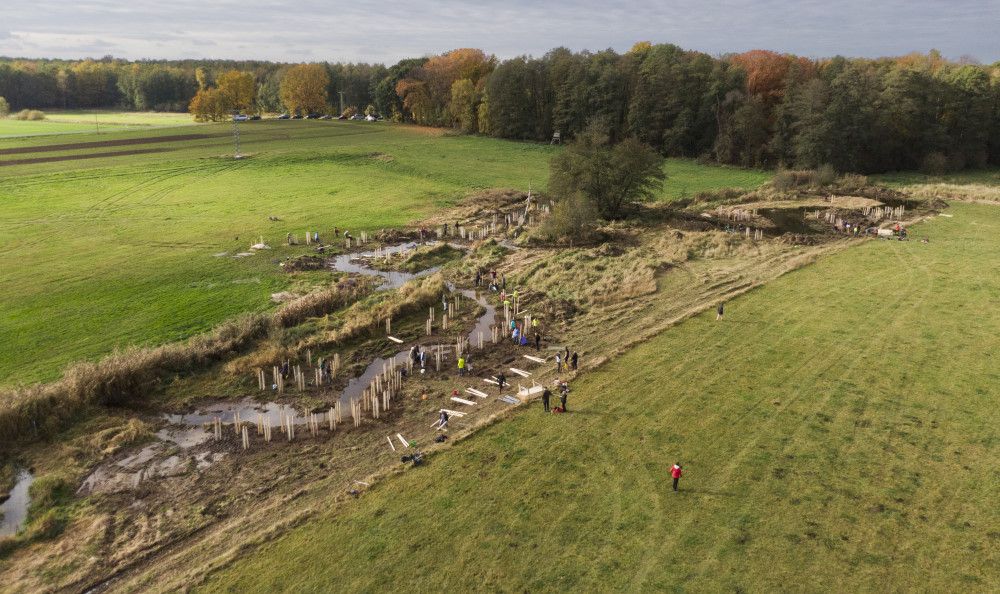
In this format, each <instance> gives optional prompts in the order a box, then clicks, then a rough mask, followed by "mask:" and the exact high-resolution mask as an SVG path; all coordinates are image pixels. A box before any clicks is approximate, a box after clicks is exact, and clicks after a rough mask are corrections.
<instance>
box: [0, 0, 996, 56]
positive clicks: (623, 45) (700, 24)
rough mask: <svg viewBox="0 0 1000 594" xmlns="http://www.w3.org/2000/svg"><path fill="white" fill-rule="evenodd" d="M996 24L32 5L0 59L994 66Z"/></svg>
mask: <svg viewBox="0 0 1000 594" xmlns="http://www.w3.org/2000/svg"><path fill="white" fill-rule="evenodd" d="M998 21H1000V3H998V2H984V1H983V0H955V1H953V2H948V3H944V2H940V1H939V0H933V1H932V0H910V1H906V0H884V1H879V2H875V1H872V0H832V1H824V0H798V1H797V2H791V1H790V0H673V1H671V2H669V3H666V2H654V3H649V2H639V1H637V0H622V2H619V3H617V4H609V3H607V2H606V0H600V1H598V0H575V1H573V2H570V1H568V0H554V1H552V2H546V3H541V2H537V1H531V2H529V1H528V0H509V1H506V2H497V1H495V0H487V1H485V2H484V1H478V2H473V1H469V0H457V1H455V0H452V1H449V2H440V1H437V2H435V1H430V0H408V1H403V0H385V1H384V2H381V3H379V5H378V10H377V11H372V10H370V9H369V8H368V7H367V6H365V5H364V4H362V3H355V4H351V3H345V4H343V5H339V6H336V7H332V6H331V5H329V4H328V3H327V2H326V1H325V0H303V1H302V2H299V3H296V4H295V5H294V7H289V6H287V5H284V6H283V5H276V4H274V3H262V2H260V1H259V0H246V1H244V2H239V3H236V2H232V1H223V2H214V3H204V2H195V1H194V0H178V1H176V2H171V3H163V2H162V0H157V1H155V2H154V1H153V0H131V1H130V2H129V3H128V4H123V3H121V2H120V1H118V0H84V4H73V5H67V4H66V3H65V2H64V1H63V0H39V1H38V2H34V3H33V4H32V10H30V11H28V10H25V11H17V12H14V11H10V10H6V11H5V10H4V9H0V22H3V23H4V25H5V27H6V28H8V29H9V31H8V32H7V33H6V36H5V35H4V32H0V53H5V52H6V49H7V47H9V46H11V45H13V44H12V43H11V42H10V39H11V35H12V34H17V33H19V32H24V33H25V34H31V36H30V41H31V43H33V44H34V45H35V48H36V49H34V50H32V51H37V52H39V54H40V56H62V57H74V56H71V55H67V52H76V51H84V50H82V49H81V48H92V47H93V46H95V45H97V44H98V42H97V41H91V40H97V39H100V40H103V41H101V42H100V43H108V44H112V45H113V46H114V47H115V48H116V49H115V50H114V51H115V52H116V55H122V56H123V57H129V58H138V57H161V58H174V57H209V58H233V59H240V58H253V59H269V60H275V61H296V60H295V59H294V58H298V57H301V56H310V57H315V58H316V59H321V60H331V61H367V62H385V63H394V62H395V61H397V60H399V59H402V58H406V57H415V56H421V55H425V54H440V53H442V52H445V51H448V50H451V49H456V48H460V47H478V48H480V49H482V50H484V51H485V52H487V53H494V54H496V55H497V56H498V57H500V58H509V57H513V56H517V55H522V54H529V55H535V56H541V55H543V54H545V53H546V52H547V51H549V50H550V49H551V48H554V47H559V46H566V47H569V48H570V49H572V50H574V51H580V50H583V49H589V50H591V51H599V50H603V49H606V48H608V47H610V48H613V49H615V50H617V51H627V50H628V49H629V48H630V47H631V46H632V45H633V44H634V43H635V42H637V41H651V42H653V43H674V44H676V45H679V46H681V47H683V48H685V49H693V50H698V51H703V52H706V53H710V54H721V53H725V52H740V51H746V50H749V49H755V48H763V49H772V50H775V51H780V52H789V53H795V54H798V55H802V56H810V57H823V56H833V55H837V54H841V55H846V56H868V57H879V56H883V55H900V54H905V53H908V52H910V51H913V50H918V51H927V50H928V49H930V48H931V47H935V48H937V49H939V50H941V51H942V52H943V53H945V55H954V56H959V55H962V54H972V55H975V56H977V57H978V58H979V59H981V60H982V61H984V62H992V61H995V60H997V59H1000V41H998V39H1000V38H998V36H996V35H995V34H994V33H993V31H992V24H993V23H996V22H998ZM86 38H89V39H86ZM192 48H196V49H192ZM199 49H202V50H203V51H204V52H205V53H200V52H199V51H198V50H199ZM86 51H90V52H93V51H94V50H93V49H87V50H86ZM80 57H82V56H80Z"/></svg>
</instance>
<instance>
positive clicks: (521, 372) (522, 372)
mask: <svg viewBox="0 0 1000 594" xmlns="http://www.w3.org/2000/svg"><path fill="white" fill-rule="evenodd" d="M510 370H511V371H513V372H514V373H516V374H518V375H519V376H521V377H531V374H530V373H528V372H527V371H524V370H523V369H518V368H517V367H511V368H510Z"/></svg>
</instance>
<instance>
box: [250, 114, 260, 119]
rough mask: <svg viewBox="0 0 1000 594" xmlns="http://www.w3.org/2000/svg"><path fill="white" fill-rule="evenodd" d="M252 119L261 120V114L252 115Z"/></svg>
mask: <svg viewBox="0 0 1000 594" xmlns="http://www.w3.org/2000/svg"><path fill="white" fill-rule="evenodd" d="M250 119H251V120H259V119H260V116H259V115H252V116H250Z"/></svg>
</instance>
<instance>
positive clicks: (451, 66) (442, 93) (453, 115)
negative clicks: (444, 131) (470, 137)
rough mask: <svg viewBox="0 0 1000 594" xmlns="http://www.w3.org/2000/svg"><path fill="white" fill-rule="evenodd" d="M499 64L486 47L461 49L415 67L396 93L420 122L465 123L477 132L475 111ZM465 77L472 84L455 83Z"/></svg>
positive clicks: (437, 123)
mask: <svg viewBox="0 0 1000 594" xmlns="http://www.w3.org/2000/svg"><path fill="white" fill-rule="evenodd" d="M496 63H497V60H496V57H494V56H492V55H490V56H487V55H486V54H485V53H483V51H482V50H478V49H468V48H467V49H457V50H455V51H453V52H450V53H448V54H445V55H441V56H436V57H434V58H431V59H430V60H428V61H427V63H426V64H424V65H423V66H422V67H421V68H418V69H414V70H413V72H412V73H411V75H410V76H408V77H407V78H405V79H403V80H400V81H399V83H397V84H396V94H397V95H399V97H400V98H401V99H402V100H403V107H404V108H405V110H406V111H407V116H408V118H409V119H412V120H413V121H415V122H417V123H419V124H426V125H431V126H434V125H447V124H451V125H461V126H462V128H464V129H466V130H469V131H475V128H476V118H475V117H473V116H472V115H471V114H475V113H476V111H477V109H478V104H479V102H480V101H481V100H482V84H483V81H484V80H485V78H486V76H487V75H488V74H489V73H490V72H492V71H493V69H494V68H495V67H496ZM463 80H464V81H468V83H469V85H465V84H461V85H459V86H458V87H456V86H455V85H456V83H458V82H459V81H463ZM469 86H471V89H472V91H471V92H470V91H469ZM458 114H461V115H458Z"/></svg>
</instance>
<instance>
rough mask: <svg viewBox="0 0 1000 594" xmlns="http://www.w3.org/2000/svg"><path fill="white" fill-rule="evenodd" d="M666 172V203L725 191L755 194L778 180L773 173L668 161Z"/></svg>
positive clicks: (682, 161) (684, 161)
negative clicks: (742, 191)
mask: <svg viewBox="0 0 1000 594" xmlns="http://www.w3.org/2000/svg"><path fill="white" fill-rule="evenodd" d="M664 171H665V172H666V174H667V181H666V182H665V183H664V186H663V197H664V199H665V200H677V199H679V198H690V197H692V196H694V195H695V194H697V193H699V192H709V191H712V190H719V189H722V188H742V189H744V190H753V189H755V188H757V187H759V186H760V185H762V184H764V183H767V182H769V181H771V178H772V177H774V173H772V172H767V171H760V170H757V169H737V168H735V167H717V166H705V165H699V164H698V163H696V162H694V161H690V160H684V159H668V160H667V163H666V166H665V167H664Z"/></svg>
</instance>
